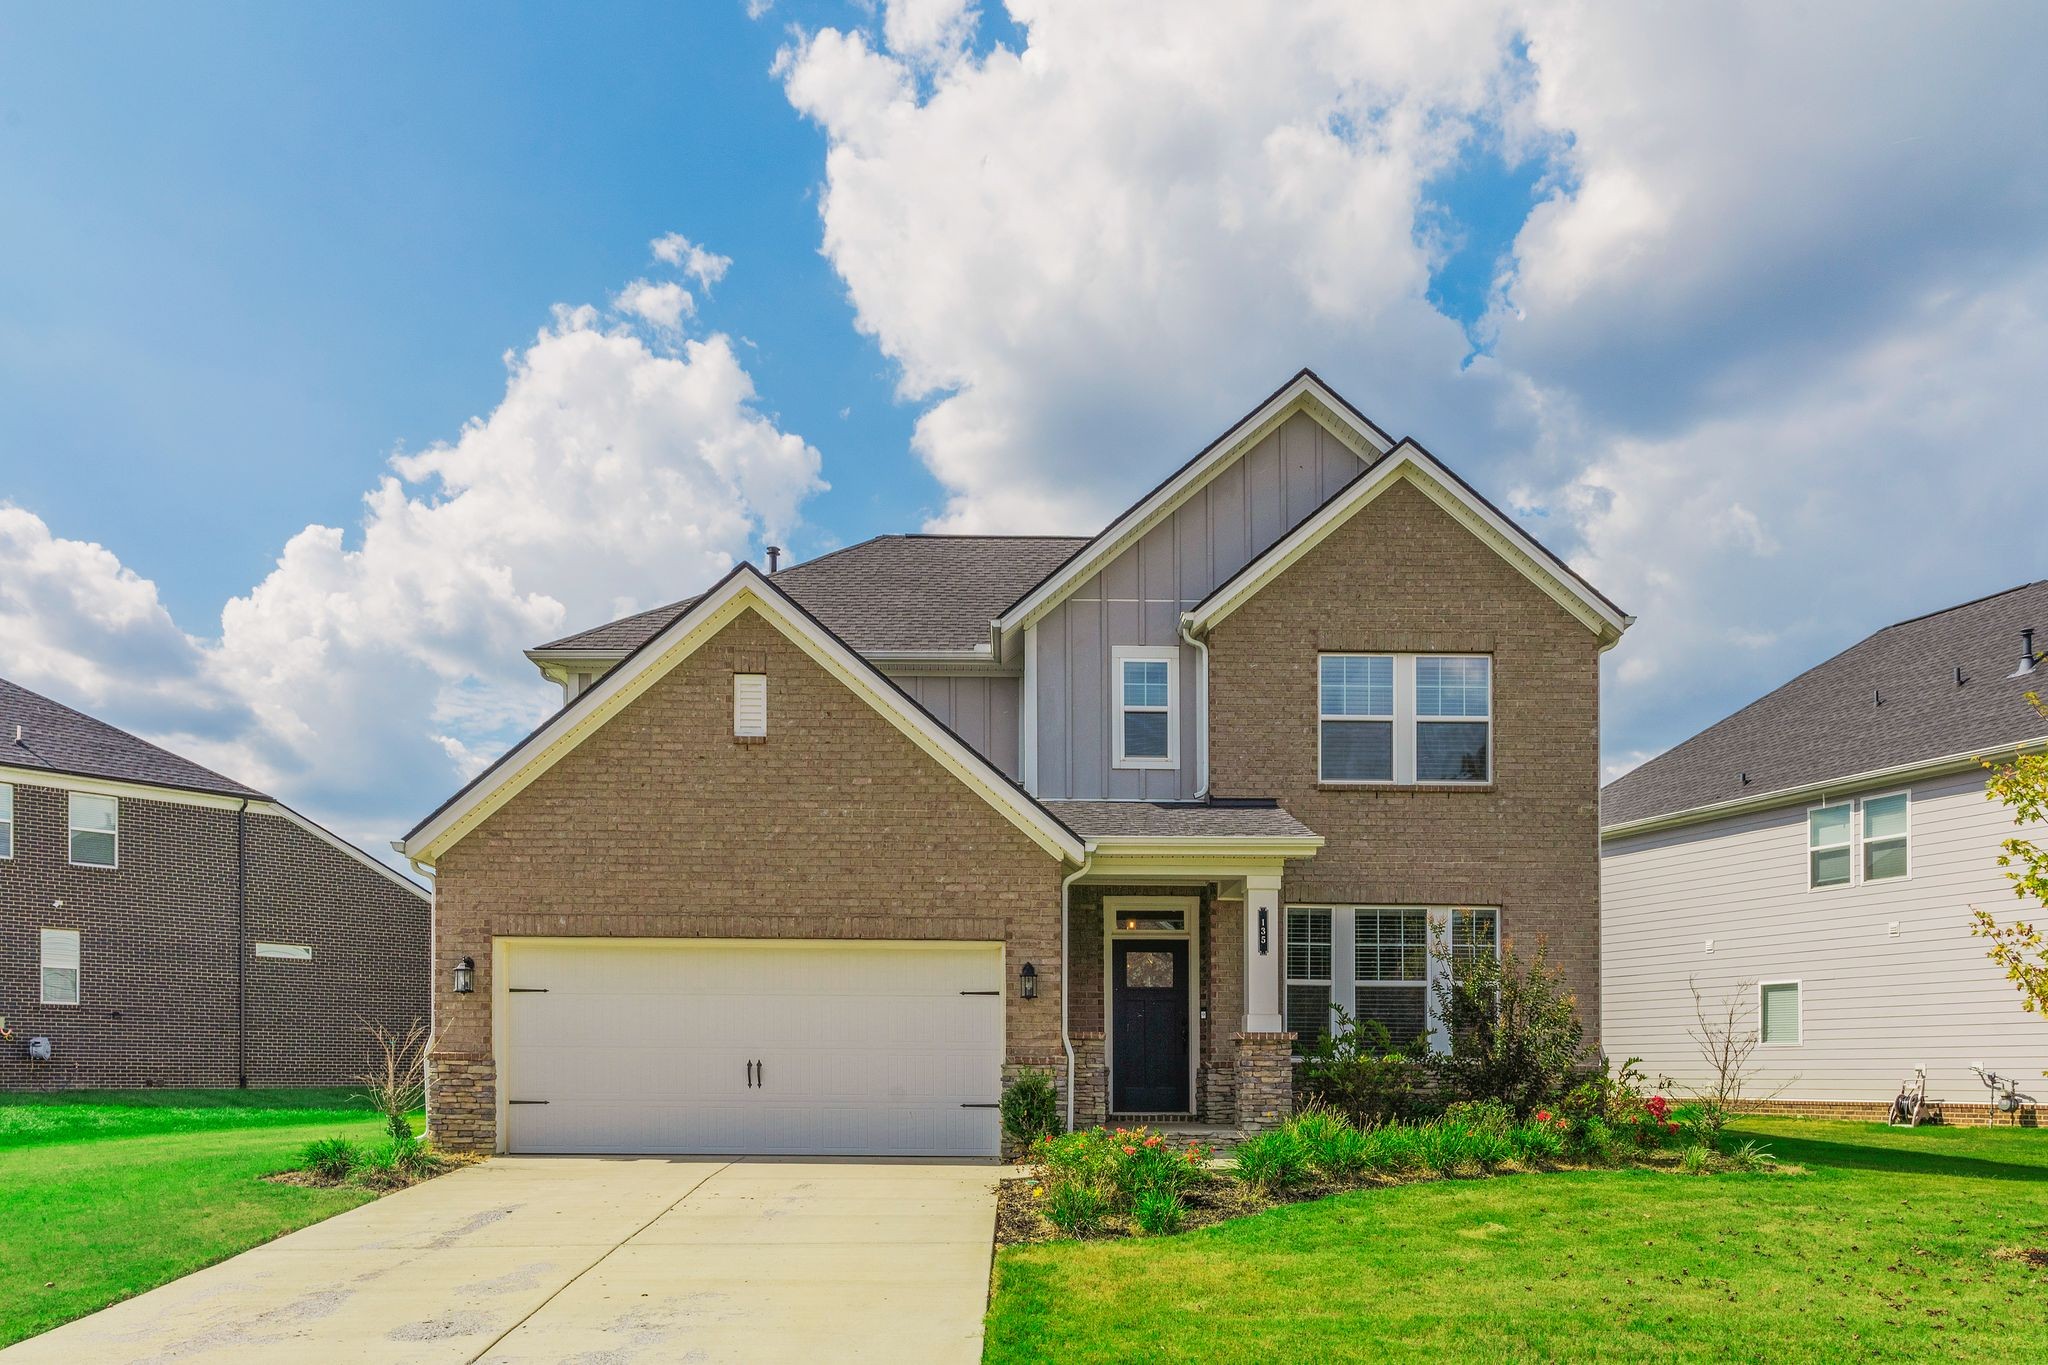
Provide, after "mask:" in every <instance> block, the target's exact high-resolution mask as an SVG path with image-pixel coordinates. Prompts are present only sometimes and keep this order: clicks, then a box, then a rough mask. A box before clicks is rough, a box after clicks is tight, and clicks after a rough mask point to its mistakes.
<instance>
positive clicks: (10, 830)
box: [0, 782, 14, 858]
mask: <svg viewBox="0 0 2048 1365" xmlns="http://www.w3.org/2000/svg"><path fill="white" fill-rule="evenodd" d="M13 856H14V788H13V787H11V786H9V785H8V784H6V783H5V782H0V858H12V857H13Z"/></svg>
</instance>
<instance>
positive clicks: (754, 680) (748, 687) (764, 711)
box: [732, 673, 768, 739]
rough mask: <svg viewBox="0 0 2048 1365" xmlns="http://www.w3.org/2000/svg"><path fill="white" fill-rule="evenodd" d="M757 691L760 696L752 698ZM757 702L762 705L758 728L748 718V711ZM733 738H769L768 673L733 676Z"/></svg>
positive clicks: (737, 674) (736, 674)
mask: <svg viewBox="0 0 2048 1365" xmlns="http://www.w3.org/2000/svg"><path fill="white" fill-rule="evenodd" d="M756 689H758V691H759V696H758V698H757V697H750V696H749V695H748V693H749V692H753V691H755V690H756ZM756 701H758V702H759V705H760V722H759V725H758V727H757V726H756V725H755V723H754V722H753V721H752V719H751V718H749V717H748V716H747V714H746V713H747V709H748V707H749V706H751V705H753V704H754V703H755V702H756ZM732 736H733V738H734V739H766V738H767V737H768V675H767V674H766V673H735V674H733V675H732Z"/></svg>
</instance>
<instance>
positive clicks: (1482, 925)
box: [1451, 910, 1500, 966]
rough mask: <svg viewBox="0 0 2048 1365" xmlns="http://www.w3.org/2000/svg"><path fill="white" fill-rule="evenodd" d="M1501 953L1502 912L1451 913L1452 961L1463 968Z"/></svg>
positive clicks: (1454, 911)
mask: <svg viewBox="0 0 2048 1365" xmlns="http://www.w3.org/2000/svg"><path fill="white" fill-rule="evenodd" d="M1499 951H1500V911H1498V910H1453V911H1451V961H1453V962H1455V963H1457V964H1459V965H1460V966H1463V965H1464V964H1466V963H1468V962H1477V961H1478V960H1479V959H1481V958H1490V957H1492V956H1494V955H1495V954H1496V953H1498V952H1499Z"/></svg>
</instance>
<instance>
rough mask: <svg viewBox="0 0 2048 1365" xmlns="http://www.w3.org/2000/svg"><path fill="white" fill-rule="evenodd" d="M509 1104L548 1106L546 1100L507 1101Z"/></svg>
mask: <svg viewBox="0 0 2048 1365" xmlns="http://www.w3.org/2000/svg"><path fill="white" fill-rule="evenodd" d="M505 1103H507V1104H546V1103H547V1101H546V1100H506V1101H505Z"/></svg>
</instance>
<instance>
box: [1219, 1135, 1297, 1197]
mask: <svg viewBox="0 0 2048 1365" xmlns="http://www.w3.org/2000/svg"><path fill="white" fill-rule="evenodd" d="M1231 1155H1232V1156H1233V1157H1235V1158H1236V1161H1237V1164H1236V1166H1235V1167H1233V1168H1232V1174H1234V1175H1235V1176H1236V1177H1237V1180H1238V1183H1240V1184H1242V1185H1244V1186H1245V1187H1246V1188H1247V1189H1250V1190H1252V1191H1254V1192H1255V1193H1258V1194H1266V1195H1270V1194H1279V1193H1281V1192H1283V1191H1286V1190H1291V1189H1294V1188H1296V1187H1297V1186H1299V1185H1301V1184H1303V1183H1304V1182H1305V1181H1307V1179H1308V1176H1309V1168H1308V1161H1307V1158H1306V1155H1305V1154H1304V1153H1303V1152H1302V1150H1301V1144H1300V1143H1299V1142H1297V1141H1296V1140H1295V1137H1294V1134H1293V1133H1291V1132H1289V1131H1288V1130H1287V1129H1285V1128H1275V1129H1273V1130H1272V1131H1270V1132H1265V1133H1257V1134H1254V1135H1253V1136H1251V1137H1248V1138H1246V1139H1245V1140H1244V1141H1242V1142H1240V1143H1238V1144H1237V1150H1236V1151H1235V1152H1233V1153H1232V1154H1231Z"/></svg>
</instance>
